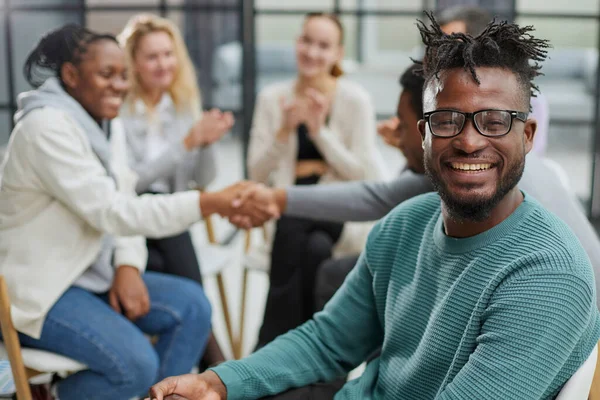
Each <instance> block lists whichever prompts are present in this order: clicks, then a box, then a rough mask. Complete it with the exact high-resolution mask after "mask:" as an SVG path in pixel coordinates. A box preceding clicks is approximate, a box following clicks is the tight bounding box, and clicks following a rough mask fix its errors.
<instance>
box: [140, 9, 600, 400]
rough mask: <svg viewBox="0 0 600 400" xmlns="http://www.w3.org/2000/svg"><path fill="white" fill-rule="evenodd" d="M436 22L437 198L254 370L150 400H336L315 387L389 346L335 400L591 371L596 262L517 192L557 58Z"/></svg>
mask: <svg viewBox="0 0 600 400" xmlns="http://www.w3.org/2000/svg"><path fill="white" fill-rule="evenodd" d="M428 16H429V18H430V19H431V26H429V25H425V24H424V23H422V22H420V23H419V30H420V33H421V36H422V38H423V41H424V44H425V45H426V46H427V51H426V54H425V58H424V63H423V74H424V77H425V90H424V96H423V110H424V111H425V112H424V115H423V117H424V118H423V119H422V120H420V121H419V124H418V126H419V131H420V133H421V137H422V139H423V147H424V166H425V171H426V174H427V176H429V178H430V179H431V181H432V183H433V186H434V188H435V189H436V191H437V193H429V194H425V195H422V196H418V197H416V198H414V199H412V200H410V201H406V202H405V203H403V204H401V205H400V206H398V207H397V208H396V209H395V210H394V211H392V212H391V213H390V214H389V215H388V216H387V217H386V218H385V219H383V220H382V221H380V222H379V223H378V224H377V225H376V227H375V228H374V229H373V231H372V232H371V234H370V236H369V240H368V242H367V246H366V249H365V251H364V253H363V254H362V256H361V257H360V259H359V261H358V265H357V266H356V267H355V268H354V269H353V271H352V272H351V273H350V275H349V276H348V279H347V280H346V282H345V283H344V285H343V286H342V288H341V289H340V290H339V291H338V293H336V295H335V296H334V297H333V299H332V300H331V301H330V302H329V303H328V304H327V306H326V307H325V309H324V310H323V312H320V313H317V314H315V316H314V318H313V319H312V320H311V321H309V322H307V323H305V324H304V325H302V326H301V327H299V328H297V329H295V330H293V331H291V332H288V333H287V334H285V335H282V336H280V337H279V338H277V339H276V340H275V341H273V342H272V343H271V344H269V345H267V346H265V347H264V348H263V349H261V350H260V351H258V352H256V353H254V354H253V355H251V356H249V357H247V358H246V359H244V360H239V361H231V362H227V363H224V364H222V365H220V366H218V367H216V368H214V369H212V370H210V371H208V372H205V373H203V374H201V375H184V376H180V377H172V378H168V379H166V380H164V381H162V382H160V383H159V384H157V385H155V386H154V387H153V388H152V389H151V391H150V395H151V398H153V399H156V400H163V399H165V398H166V396H169V395H172V394H175V395H178V396H182V397H184V398H186V399H188V400H198V399H209V398H214V399H234V400H235V399H259V398H262V397H265V396H270V395H276V396H274V397H273V399H277V400H283V399H293V398H312V399H329V398H331V397H332V395H331V393H330V392H329V391H328V392H327V393H323V394H321V393H319V386H316V385H315V384H316V383H317V382H326V381H331V380H333V379H335V378H337V377H339V376H342V375H343V374H345V373H347V372H348V371H350V370H351V369H353V368H355V367H356V366H357V365H359V364H360V363H361V362H362V361H363V360H364V359H365V357H366V356H367V355H368V354H370V353H371V352H372V351H374V350H375V349H377V348H378V347H381V349H382V351H381V354H380V356H379V357H377V358H376V359H374V360H373V361H372V362H371V363H370V364H369V365H368V366H367V368H366V370H365V372H364V374H363V375H362V376H361V377H360V378H358V379H355V380H353V381H350V382H348V383H346V384H345V385H344V387H343V388H342V389H341V390H340V391H339V392H338V393H337V394H335V398H336V399H337V400H342V399H356V398H360V399H375V398H377V399H399V398H400V399H411V400H421V399H423V400H425V399H433V398H435V399H436V400H451V399H452V400H454V399H457V400H458V399H460V400H463V399H478V400H486V399H511V400H525V399H527V400H532V399H552V398H554V397H555V396H556V395H557V393H558V392H559V390H560V389H561V387H562V386H563V385H564V383H565V382H566V381H567V380H568V379H569V378H570V377H571V376H572V374H573V373H574V372H575V371H576V370H577V368H578V367H579V366H580V365H581V364H582V363H583V362H584V361H585V360H586V358H587V357H588V356H589V354H590V352H591V351H592V349H593V348H594V346H596V344H597V342H598V338H599V337H600V319H599V317H600V315H599V312H598V309H597V308H596V298H595V297H596V296H595V290H594V275H593V272H592V268H591V265H590V262H589V259H588V257H587V255H586V254H585V251H584V250H583V248H582V247H581V245H580V243H579V242H578V240H577V238H576V237H575V235H574V234H573V233H572V232H571V231H570V229H569V228H568V227H567V225H566V224H565V223H564V222H562V221H561V220H560V219H559V218H557V217H556V216H555V215H554V214H551V213H550V212H548V211H547V210H546V209H544V208H543V207H542V206H541V205H540V204H539V203H538V202H537V201H536V200H535V199H534V198H533V197H532V196H531V195H529V194H527V193H526V192H523V191H521V190H520V189H519V188H518V186H517V184H518V182H519V180H520V178H521V175H522V174H523V170H524V167H525V155H526V154H527V153H528V152H529V151H530V150H531V148H532V146H533V139H534V134H535V128H536V122H535V120H532V119H528V118H527V115H528V107H529V103H530V100H529V99H530V95H531V91H532V90H533V89H535V85H534V84H533V83H532V79H533V78H534V77H536V76H537V75H538V74H539V67H538V66H537V64H535V62H539V61H542V60H543V59H544V58H545V55H546V50H545V49H546V48H547V47H548V43H547V41H545V40H540V39H536V38H534V37H532V36H530V32H531V31H532V28H529V27H519V26H517V25H515V24H503V23H502V24H499V23H491V24H490V25H489V26H488V28H486V30H485V32H484V34H482V35H480V36H478V37H477V38H472V37H468V40H463V39H464V36H462V35H444V34H443V33H442V31H441V30H440V27H439V25H438V24H437V22H436V21H435V19H434V18H433V16H432V15H431V14H428ZM530 61H533V62H534V63H533V64H530ZM301 396H305V397H301ZM310 396H312V397H310Z"/></svg>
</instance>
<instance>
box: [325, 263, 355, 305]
mask: <svg viewBox="0 0 600 400" xmlns="http://www.w3.org/2000/svg"><path fill="white" fill-rule="evenodd" d="M358 257H359V256H357V255H356V256H347V257H343V258H338V259H329V260H327V261H325V262H323V264H321V267H320V268H319V271H318V272H317V284H316V287H315V304H316V306H317V311H320V310H322V309H323V307H325V304H327V302H328V301H329V300H331V298H332V297H333V295H334V294H335V292H337V290H338V289H339V288H340V286H342V283H344V280H345V279H346V277H347V276H348V274H349V273H350V271H352V268H354V266H355V265H356V262H357V261H358Z"/></svg>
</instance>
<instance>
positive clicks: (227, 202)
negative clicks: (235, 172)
mask: <svg viewBox="0 0 600 400" xmlns="http://www.w3.org/2000/svg"><path fill="white" fill-rule="evenodd" d="M203 196H204V205H203V206H202V208H203V210H204V211H203V214H210V213H212V212H215V213H218V214H219V215H221V216H222V217H226V218H229V221H230V222H231V223H232V224H234V225H236V226H237V227H239V228H242V229H250V228H252V227H256V226H261V225H263V224H264V223H265V222H267V221H269V220H271V219H273V218H279V215H280V213H281V210H280V206H279V205H278V204H277V200H276V197H275V191H274V190H273V189H270V188H268V187H266V186H265V185H263V184H260V183H255V182H249V181H242V182H238V183H235V184H233V185H231V186H228V187H226V188H225V189H222V190H221V191H218V192H213V193H204V194H203Z"/></svg>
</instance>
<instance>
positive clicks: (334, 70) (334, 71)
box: [304, 12, 344, 78]
mask: <svg viewBox="0 0 600 400" xmlns="http://www.w3.org/2000/svg"><path fill="white" fill-rule="evenodd" d="M312 18H326V19H328V20H330V21H332V22H333V23H334V24H335V26H337V28H338V30H339V31H340V43H339V45H340V46H342V45H343V44H344V25H342V21H340V19H339V18H338V16H337V15H335V14H331V13H325V12H311V13H308V14H306V17H305V18H304V22H305V23H306V22H307V21H308V20H310V19H312ZM329 73H330V74H331V76H333V77H334V78H337V77H340V76H342V75H344V70H343V69H342V66H341V65H340V62H339V61H338V62H336V63H335V64H334V65H333V67H331V71H329Z"/></svg>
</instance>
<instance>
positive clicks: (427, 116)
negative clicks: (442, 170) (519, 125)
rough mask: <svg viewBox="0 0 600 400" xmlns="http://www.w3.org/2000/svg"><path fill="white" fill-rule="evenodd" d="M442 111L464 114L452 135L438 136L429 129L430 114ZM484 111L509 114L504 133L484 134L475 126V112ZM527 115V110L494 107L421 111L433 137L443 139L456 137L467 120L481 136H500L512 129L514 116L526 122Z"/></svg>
mask: <svg viewBox="0 0 600 400" xmlns="http://www.w3.org/2000/svg"><path fill="white" fill-rule="evenodd" d="M442 111H446V112H454V113H458V114H462V115H464V116H465V121H464V122H463V125H462V127H461V128H460V130H459V131H458V132H457V133H456V134H454V135H452V136H440V135H437V134H436V133H434V132H433V129H431V122H430V121H431V119H430V117H431V115H432V114H435V113H436V112H442ZM486 111H504V112H507V113H509V114H510V116H511V118H510V125H508V130H507V131H506V133H503V134H502V135H486V134H485V133H483V132H481V130H480V129H479V127H478V126H477V123H476V122H475V114H479V113H482V112H486ZM528 116H529V113H527V112H523V111H516V110H499V109H496V108H487V109H485V110H478V111H475V112H470V113H469V112H462V111H458V110H451V109H441V110H434V111H428V112H426V113H423V120H425V121H426V122H427V124H429V130H430V131H431V134H432V135H433V136H435V137H438V138H444V139H450V138H453V137H456V136H458V135H460V134H461V133H462V131H463V130H464V129H465V125H466V124H467V120H469V119H470V120H471V122H472V123H473V126H474V127H475V130H476V131H477V132H478V133H479V134H480V135H481V136H485V137H491V138H497V137H502V136H506V135H508V134H509V133H510V131H511V130H512V125H513V120H514V119H515V118H516V119H518V120H519V121H521V122H527V117H528Z"/></svg>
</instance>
